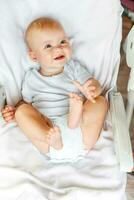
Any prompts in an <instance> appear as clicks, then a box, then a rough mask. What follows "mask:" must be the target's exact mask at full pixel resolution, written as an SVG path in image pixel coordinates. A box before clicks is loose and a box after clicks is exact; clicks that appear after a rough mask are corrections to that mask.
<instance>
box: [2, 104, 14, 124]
mask: <svg viewBox="0 0 134 200" xmlns="http://www.w3.org/2000/svg"><path fill="white" fill-rule="evenodd" d="M15 110H16V109H15V107H13V106H9V105H6V106H5V108H4V109H2V111H1V112H2V116H3V118H4V120H5V121H6V122H10V121H12V120H13V119H14V117H15Z"/></svg>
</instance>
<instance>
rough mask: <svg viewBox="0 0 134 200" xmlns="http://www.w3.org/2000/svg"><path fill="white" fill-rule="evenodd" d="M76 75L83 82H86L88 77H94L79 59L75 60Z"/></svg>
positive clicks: (76, 78)
mask: <svg viewBox="0 0 134 200" xmlns="http://www.w3.org/2000/svg"><path fill="white" fill-rule="evenodd" d="M74 77H75V80H77V81H79V82H80V83H81V84H84V83H85V82H86V81H87V80H88V79H90V78H92V76H91V74H90V73H89V71H88V70H87V68H86V67H85V66H82V65H81V64H80V63H79V62H78V61H74Z"/></svg>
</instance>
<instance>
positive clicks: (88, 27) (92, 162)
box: [0, 0, 126, 200]
mask: <svg viewBox="0 0 134 200" xmlns="http://www.w3.org/2000/svg"><path fill="white" fill-rule="evenodd" d="M0 5H1V6H0V25H1V28H0V60H1V64H0V82H1V83H2V84H4V86H5V90H6V94H7V102H8V103H10V104H13V105H14V104H15V103H16V102H17V101H18V100H19V99H20V98H21V92H20V91H21V84H22V78H23V76H24V73H25V71H26V70H28V69H29V68H30V67H31V65H32V64H33V63H31V62H30V60H29V59H28V56H27V53H26V45H25V43H24V39H23V36H24V30H25V27H26V26H27V24H29V22H30V21H31V20H33V19H35V18H36V17H39V16H42V15H51V16H52V17H56V18H57V19H58V20H59V21H61V22H62V23H63V25H64V27H65V29H66V31H67V33H68V35H69V37H70V38H72V41H73V48H74V58H76V59H78V60H80V62H81V63H82V64H83V65H85V66H87V68H88V67H89V69H90V70H91V74H92V75H93V76H95V77H96V78H97V79H99V80H100V82H101V84H102V86H103V87H104V88H110V87H113V86H115V85H116V76H117V71H118V64H119V57H120V55H119V46H120V40H121V19H120V15H121V7H120V1H119V0H112V1H111V0H101V1H98V0H90V1H89V0H84V1H78V0H68V1H63V0H23V1H22V0H12V1H10V0H1V1H0ZM106 124H107V128H108V130H107V131H106V130H105V131H102V134H101V136H100V138H99V140H98V142H97V144H96V146H95V147H94V149H93V150H92V151H91V152H90V154H89V155H88V156H86V157H85V158H84V159H81V160H77V161H75V162H72V163H62V164H61V163H60V164H58V163H52V162H51V161H50V160H49V159H48V158H47V157H45V156H44V155H42V154H40V153H39V152H38V151H37V150H36V148H35V147H34V146H33V145H32V144H31V143H30V142H29V140H28V139H27V138H26V137H25V136H24V135H23V134H22V132H21V131H20V129H19V128H18V127H17V126H16V124H15V123H10V124H8V125H1V128H0V199H2V200H16V199H17V200H34V199H36V200H37V199H39V200H74V199H75V200H81V199H84V200H89V199H91V200H98V199H99V200H107V199H109V200H113V199H114V200H125V199H126V197H125V184H126V174H124V173H122V172H120V171H119V167H118V163H117V160H116V156H115V152H114V143H113V133H112V131H111V125H110V122H109V119H108V121H107V123H106Z"/></svg>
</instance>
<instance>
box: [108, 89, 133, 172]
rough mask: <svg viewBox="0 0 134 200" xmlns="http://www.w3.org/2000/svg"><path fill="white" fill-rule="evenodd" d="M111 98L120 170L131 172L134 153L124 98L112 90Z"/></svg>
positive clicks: (111, 112) (113, 127) (111, 113)
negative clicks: (133, 152) (133, 153)
mask: <svg viewBox="0 0 134 200" xmlns="http://www.w3.org/2000/svg"><path fill="white" fill-rule="evenodd" d="M109 99H110V115H111V119H112V129H113V133H114V142H115V150H116V155H117V160H118V161H119V165H120V170H121V171H125V172H131V171H132V168H133V155H132V146H131V141H130V135H129V128H128V124H127V119H126V112H125V107H124V102H123V98H122V96H121V94H120V93H119V92H116V91H111V92H110V94H109Z"/></svg>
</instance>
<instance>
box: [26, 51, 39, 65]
mask: <svg viewBox="0 0 134 200" xmlns="http://www.w3.org/2000/svg"><path fill="white" fill-rule="evenodd" d="M28 55H29V57H30V59H31V60H32V61H34V62H37V57H36V54H35V52H34V51H31V50H30V51H29V52H28Z"/></svg>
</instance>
